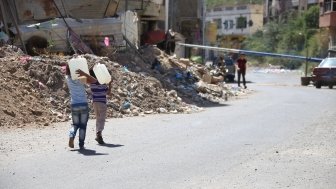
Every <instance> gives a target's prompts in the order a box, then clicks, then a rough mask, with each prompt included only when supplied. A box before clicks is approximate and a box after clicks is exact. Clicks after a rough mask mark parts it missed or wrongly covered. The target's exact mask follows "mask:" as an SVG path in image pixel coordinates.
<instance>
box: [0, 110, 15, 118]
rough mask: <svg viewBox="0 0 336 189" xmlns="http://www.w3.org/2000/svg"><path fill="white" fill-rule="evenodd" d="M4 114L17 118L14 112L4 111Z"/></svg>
mask: <svg viewBox="0 0 336 189" xmlns="http://www.w3.org/2000/svg"><path fill="white" fill-rule="evenodd" d="M3 112H4V113H5V114H7V115H9V116H12V117H15V116H16V115H15V113H14V112H13V111H8V110H3Z"/></svg>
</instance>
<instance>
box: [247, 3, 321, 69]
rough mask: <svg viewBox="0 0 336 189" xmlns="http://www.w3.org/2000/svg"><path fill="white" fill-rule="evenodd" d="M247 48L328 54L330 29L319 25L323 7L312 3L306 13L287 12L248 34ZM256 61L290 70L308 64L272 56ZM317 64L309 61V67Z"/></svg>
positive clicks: (318, 54)
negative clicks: (321, 27)
mask: <svg viewBox="0 0 336 189" xmlns="http://www.w3.org/2000/svg"><path fill="white" fill-rule="evenodd" d="M243 49H248V50H254V51H263V52H274V53H282V54H292V55H302V56H308V57H320V58H324V57H326V56H327V50H328V35H327V34H326V31H324V30H322V29H320V28H319V7H318V6H312V7H310V8H309V9H308V10H307V11H305V12H302V13H298V12H297V11H288V12H285V13H283V14H282V15H280V16H279V17H278V18H277V19H274V20H272V21H270V22H268V23H267V24H266V25H265V26H264V27H263V28H262V29H261V30H259V31H257V32H256V33H255V34H253V35H252V36H250V37H248V38H247V39H246V40H245V41H244V43H243ZM252 62H254V63H255V64H258V65H264V64H267V65H268V64H272V65H280V66H283V67H285V68H289V69H298V68H300V67H301V66H302V65H304V64H303V62H302V61H299V60H291V59H281V58H271V57H253V60H252ZM313 66H316V63H310V64H309V67H313ZM309 69H310V68H309Z"/></svg>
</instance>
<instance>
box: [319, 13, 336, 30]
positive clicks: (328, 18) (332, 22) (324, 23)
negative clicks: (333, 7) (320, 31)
mask: <svg viewBox="0 0 336 189" xmlns="http://www.w3.org/2000/svg"><path fill="white" fill-rule="evenodd" d="M323 27H336V11H330V12H325V13H323V14H322V15H320V28H323Z"/></svg>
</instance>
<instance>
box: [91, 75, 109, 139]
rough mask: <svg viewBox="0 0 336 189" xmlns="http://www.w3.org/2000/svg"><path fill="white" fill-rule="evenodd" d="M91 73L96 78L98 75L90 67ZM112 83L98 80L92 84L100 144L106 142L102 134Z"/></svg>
mask: <svg viewBox="0 0 336 189" xmlns="http://www.w3.org/2000/svg"><path fill="white" fill-rule="evenodd" d="M90 75H91V76H92V77H94V78H96V75H95V73H94V71H93V70H92V69H90ZM111 83H112V81H111V82H110V83H109V84H108V85H106V84H100V83H99V82H98V80H96V82H94V83H91V84H90V88H91V92H92V101H93V109H94V112H95V115H96V141H97V142H98V144H105V142H104V140H103V136H102V132H103V130H104V126H105V119H106V112H107V105H106V102H107V98H106V95H110V94H111Z"/></svg>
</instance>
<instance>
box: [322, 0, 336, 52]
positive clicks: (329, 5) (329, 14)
mask: <svg viewBox="0 0 336 189" xmlns="http://www.w3.org/2000/svg"><path fill="white" fill-rule="evenodd" d="M319 4H320V24H319V25H320V28H324V29H325V30H327V31H328V35H329V49H330V50H331V52H330V53H331V54H333V56H336V0H320V1H319Z"/></svg>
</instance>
